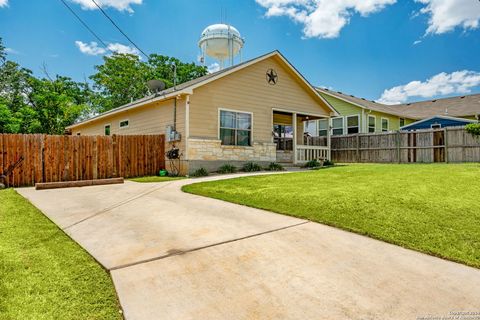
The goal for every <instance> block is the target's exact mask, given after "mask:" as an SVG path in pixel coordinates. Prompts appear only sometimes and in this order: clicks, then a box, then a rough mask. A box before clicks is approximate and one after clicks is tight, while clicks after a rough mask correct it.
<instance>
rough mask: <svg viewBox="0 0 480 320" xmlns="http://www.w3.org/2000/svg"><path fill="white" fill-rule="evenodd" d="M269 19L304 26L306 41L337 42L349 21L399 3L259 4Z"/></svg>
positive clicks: (285, 0) (304, 0)
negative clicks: (358, 15) (278, 19)
mask: <svg viewBox="0 0 480 320" xmlns="http://www.w3.org/2000/svg"><path fill="white" fill-rule="evenodd" d="M256 2H257V3H258V4H259V5H261V6H262V7H264V8H266V9H267V12H266V13H265V16H266V17H276V16H287V17H289V18H290V19H292V20H293V21H295V22H297V23H301V24H303V34H304V35H305V37H307V38H336V37H338V35H339V34H340V31H341V30H342V28H343V27H344V26H345V25H346V24H348V23H349V21H350V17H351V16H352V15H353V14H354V13H358V14H360V15H361V16H363V17H366V16H368V15H369V14H371V13H375V12H378V11H381V10H382V9H383V8H385V7H386V6H387V5H391V4H394V3H395V2H396V0H335V1H333V0H256Z"/></svg>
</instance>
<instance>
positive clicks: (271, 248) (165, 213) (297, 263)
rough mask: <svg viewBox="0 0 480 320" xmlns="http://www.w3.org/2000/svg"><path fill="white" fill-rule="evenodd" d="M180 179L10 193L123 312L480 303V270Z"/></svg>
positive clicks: (369, 309)
mask: <svg viewBox="0 0 480 320" xmlns="http://www.w3.org/2000/svg"><path fill="white" fill-rule="evenodd" d="M234 176H236V175H231V176H222V177H208V178H203V179H196V180H193V182H199V181H202V180H214V179H225V178H230V177H234ZM188 183H192V180H179V181H173V182H163V183H154V184H140V183H135V182H129V181H127V182H126V183H125V184H123V185H109V186H95V187H84V188H71V189H56V190H43V191H35V190H34V189H33V188H23V189H18V192H19V193H20V194H22V195H23V196H24V197H26V198H28V199H29V200H30V201H31V202H32V203H33V204H34V205H35V206H37V207H38V208H39V209H41V210H42V211H43V212H44V213H45V214H46V215H47V216H48V217H49V218H50V219H51V220H53V221H54V222H55V223H56V224H57V225H58V226H60V227H61V228H62V229H63V230H64V231H65V232H66V233H67V234H69V235H70V236H71V237H72V238H73V239H74V240H75V241H77V242H78V243H79V244H80V245H81V246H83V247H84V248H85V249H86V250H87V251H88V252H90V254H92V256H94V257H95V258H96V259H97V260H98V261H99V262H100V263H101V264H102V265H103V266H105V268H107V269H109V270H110V272H111V274H112V277H113V281H114V283H115V287H116V289H117V292H118V295H119V298H120V303H121V305H122V307H123V310H124V314H125V317H126V319H129V320H130V319H417V318H421V317H428V316H430V317H431V316H438V317H440V316H449V315H452V312H458V311H464V312H475V311H476V312H478V311H480V270H477V269H474V268H469V267H466V266H463V265H460V264H456V263H453V262H449V261H445V260H442V259H438V258H435V257H431V256H428V255H424V254H421V253H418V252H415V251H411V250H406V249H403V248H401V247H397V246H394V245H390V244H387V243H384V242H381V241H377V240H373V239H370V238H367V237H363V236H359V235H356V234H353V233H349V232H345V231H341V230H338V229H335V228H331V227H327V226H324V225H321V224H317V223H313V222H308V221H305V220H301V219H296V218H292V217H287V216H283V215H278V214H274V213H271V212H268V211H263V210H258V209H253V208H248V207H244V206H239V205H235V204H231V203H226V202H223V201H219V200H214V199H208V198H204V197H198V196H194V195H190V194H185V193H182V192H181V191H180V188H181V186H182V185H185V184H188Z"/></svg>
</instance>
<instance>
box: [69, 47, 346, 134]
mask: <svg viewBox="0 0 480 320" xmlns="http://www.w3.org/2000/svg"><path fill="white" fill-rule="evenodd" d="M274 56H275V57H278V58H280V60H282V61H283V62H284V63H285V64H286V65H287V66H288V67H289V68H290V69H291V70H292V71H293V73H294V74H295V75H296V76H297V77H298V78H299V80H300V81H301V82H303V83H304V84H305V85H306V86H307V88H309V89H310V90H311V92H312V93H313V95H314V96H315V97H317V99H319V100H320V101H322V102H323V103H324V104H325V105H326V106H327V107H328V108H329V109H330V110H331V112H332V113H333V114H334V115H338V112H337V111H336V110H335V108H334V107H333V106H332V105H331V104H330V103H329V102H328V101H327V100H325V99H324V98H323V97H322V96H321V95H320V94H319V93H318V92H317V90H315V87H314V86H312V85H311V84H310V83H309V82H308V81H307V80H306V79H305V77H304V76H303V75H302V74H301V73H300V72H298V70H297V69H296V68H295V67H294V66H293V65H292V64H291V63H290V62H289V61H288V60H287V59H286V58H285V57H284V56H283V55H282V54H281V53H280V51H278V50H275V51H272V52H269V53H266V54H264V55H261V56H259V57H256V58H254V59H251V60H247V61H244V62H242V63H239V64H236V65H234V66H231V67H228V68H225V69H222V70H220V71H217V72H213V73H210V74H207V75H204V76H202V77H199V78H196V79H193V80H190V81H187V82H184V83H181V84H179V85H176V86H175V87H171V88H168V89H165V90H163V91H160V92H158V93H156V94H152V95H149V96H146V97H144V98H141V99H138V100H135V101H133V102H131V103H128V104H125V105H123V106H120V107H118V108H115V109H112V110H109V111H106V112H104V113H101V114H99V115H97V116H95V117H92V118H89V119H87V120H85V121H82V122H78V123H75V124H72V125H70V126H68V127H67V128H66V129H71V128H74V127H76V126H79V125H81V124H85V123H88V122H91V121H94V120H98V119H101V118H104V117H107V116H110V115H112V114H116V113H119V112H122V111H126V110H130V109H134V108H137V107H140V106H142V105H145V104H146V103H151V102H155V101H162V100H166V99H169V98H173V97H175V96H177V95H181V94H193V89H195V88H198V87H200V86H203V85H206V84H207V83H210V82H212V81H215V80H218V79H220V78H223V77H225V76H227V75H229V74H231V73H234V72H236V71H239V70H242V69H244V68H246V67H248V66H250V65H252V64H255V63H257V62H260V61H263V60H265V59H268V58H270V57H274Z"/></svg>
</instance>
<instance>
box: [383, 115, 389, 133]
mask: <svg viewBox="0 0 480 320" xmlns="http://www.w3.org/2000/svg"><path fill="white" fill-rule="evenodd" d="M382 132H388V119H386V118H382Z"/></svg>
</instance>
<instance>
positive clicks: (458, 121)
mask: <svg viewBox="0 0 480 320" xmlns="http://www.w3.org/2000/svg"><path fill="white" fill-rule="evenodd" d="M475 122H477V121H476V120H470V119H464V118H454V117H448V116H433V117H430V118H427V119H423V120H420V121H416V122H414V123H412V124H409V125H406V126H403V127H401V128H400V130H407V131H410V130H421V129H441V128H446V127H461V126H465V125H467V124H469V123H475Z"/></svg>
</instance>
